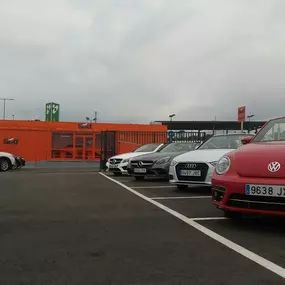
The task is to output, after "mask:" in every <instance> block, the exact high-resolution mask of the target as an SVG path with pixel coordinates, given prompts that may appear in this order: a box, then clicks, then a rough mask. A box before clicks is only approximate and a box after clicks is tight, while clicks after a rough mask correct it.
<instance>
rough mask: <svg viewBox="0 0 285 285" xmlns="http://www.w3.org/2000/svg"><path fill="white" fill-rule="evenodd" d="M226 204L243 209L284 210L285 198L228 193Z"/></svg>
mask: <svg viewBox="0 0 285 285" xmlns="http://www.w3.org/2000/svg"><path fill="white" fill-rule="evenodd" d="M227 205H228V206H231V207H236V208H244V209H254V210H266V211H281V212H285V198H283V197H282V198H279V197H265V196H249V195H243V194H232V195H230V197H229V199H228V202H227Z"/></svg>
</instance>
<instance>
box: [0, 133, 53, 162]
mask: <svg viewBox="0 0 285 285" xmlns="http://www.w3.org/2000/svg"><path fill="white" fill-rule="evenodd" d="M10 138H15V139H19V142H18V144H4V139H10ZM50 148H51V132H48V131H29V130H0V150H1V151H6V152H10V153H13V154H15V155H21V156H23V157H24V158H25V159H26V160H27V161H39V160H46V159H47V158H48V155H49V152H50Z"/></svg>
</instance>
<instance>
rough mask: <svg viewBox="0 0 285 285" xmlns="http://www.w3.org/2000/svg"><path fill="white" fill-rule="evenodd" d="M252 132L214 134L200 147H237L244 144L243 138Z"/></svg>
mask: <svg viewBox="0 0 285 285" xmlns="http://www.w3.org/2000/svg"><path fill="white" fill-rule="evenodd" d="M248 136H252V135H250V134H238V135H223V136H213V137H211V138H210V139H209V140H207V141H206V142H205V143H204V144H202V145H201V146H200V147H199V149H236V148H238V147H239V146H241V145H242V142H241V140H242V139H243V138H245V137H248Z"/></svg>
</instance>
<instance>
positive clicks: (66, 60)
mask: <svg viewBox="0 0 285 285" xmlns="http://www.w3.org/2000/svg"><path fill="white" fill-rule="evenodd" d="M9 2H11V1H0V19H1V20H0V24H1V25H0V26H1V27H2V28H0V61H1V65H0V83H1V84H0V92H1V94H3V97H4V96H7V97H12V98H15V99H16V100H15V101H14V102H10V103H9V104H8V106H7V109H8V110H7V114H8V116H9V117H11V114H12V113H15V114H16V118H19V119H30V118H31V116H32V117H40V118H41V119H43V117H44V104H45V103H46V102H48V101H55V102H58V103H60V104H61V119H62V120H68V121H73V120H74V121H80V120H84V118H85V117H86V116H89V117H91V116H92V115H93V112H94V110H97V111H98V112H99V119H100V120H101V121H112V122H115V121H117V122H144V123H148V122H149V121H151V120H155V119H157V120H159V119H167V118H168V114H169V113H173V112H174V113H176V114H177V117H176V119H177V120H178V119H179V120H184V119H185V120H200V119H201V120H202V119H203V120H207V119H209V120H212V119H214V117H215V116H216V117H217V119H224V120H226V119H231V120H235V119H236V112H237V107H238V106H240V105H246V106H247V110H248V112H250V113H254V114H255V115H256V118H258V119H267V118H270V117H272V116H273V117H274V116H279V115H283V114H284V110H283V109H284V108H283V105H284V103H285V96H284V91H285V83H284V80H283V78H284V76H283V75H284V64H285V56H284V49H285V36H284V32H283V31H284V27H285V19H284V17H283V15H282V11H284V8H285V4H284V2H283V1H281V0H280V1H277V0H276V1H273V0H272V1H267V0H259V1H257V0H256V1H246V0H243V1H233V0H230V1H226V0H223V1H222V0H217V1H211V0H202V1H189V0H181V1H179V5H178V4H177V1H174V0H169V1H151V0H149V1H146V0H141V1H139V0H138V1H127V0H122V1H89V0H85V1H82V0H81V1H79V0H70V1H68V0H62V1H58V0H57V1H55V0H51V1H48V2H45V4H43V3H41V5H42V6H41V7H40V6H39V5H38V4H37V3H38V1H35V0H26V1H25V5H23V2H22V1H20V0H18V1H12V2H14V4H13V5H12V4H11V3H9ZM16 2H18V5H19V6H17V5H15V3H16ZM21 3H22V4H21ZM17 7H18V8H17ZM257 7H258V9H257ZM3 27H5V28H3ZM1 96H2V95H1ZM0 110H1V108H0ZM0 113H1V112H0Z"/></svg>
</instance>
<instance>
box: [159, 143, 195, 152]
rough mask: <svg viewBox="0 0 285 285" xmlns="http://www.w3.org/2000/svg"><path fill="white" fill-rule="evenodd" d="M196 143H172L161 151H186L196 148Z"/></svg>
mask: <svg viewBox="0 0 285 285" xmlns="http://www.w3.org/2000/svg"><path fill="white" fill-rule="evenodd" d="M196 145H197V143H194V142H188V143H187V142H184V143H170V144H168V145H166V146H165V147H164V148H163V149H161V150H160V151H159V152H183V151H185V152H186V151H190V150H193V149H195V147H196Z"/></svg>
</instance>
